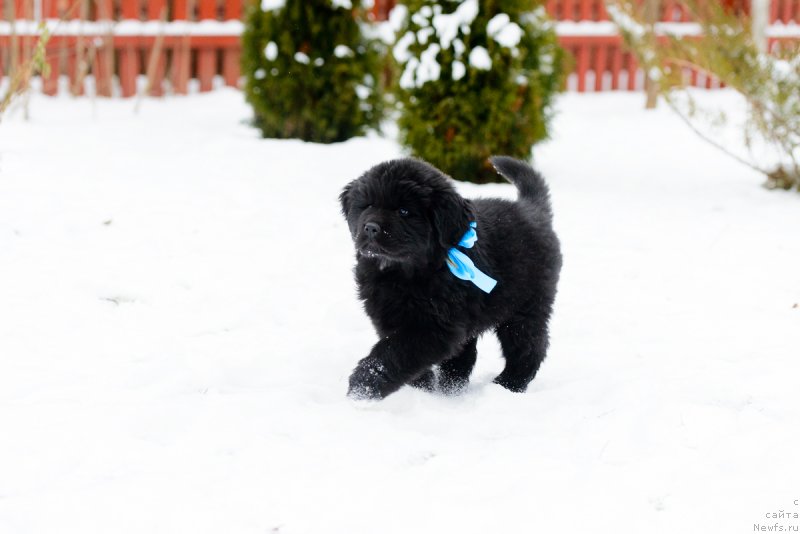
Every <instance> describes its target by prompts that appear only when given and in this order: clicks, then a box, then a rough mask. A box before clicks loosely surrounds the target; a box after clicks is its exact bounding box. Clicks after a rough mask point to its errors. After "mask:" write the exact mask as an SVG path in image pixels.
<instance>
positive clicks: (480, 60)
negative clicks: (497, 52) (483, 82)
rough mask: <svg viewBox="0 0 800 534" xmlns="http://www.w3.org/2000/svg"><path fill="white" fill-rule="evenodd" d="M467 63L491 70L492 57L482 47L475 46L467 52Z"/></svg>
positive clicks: (480, 68)
mask: <svg viewBox="0 0 800 534" xmlns="http://www.w3.org/2000/svg"><path fill="white" fill-rule="evenodd" d="M469 64H470V66H472V67H475V68H476V69H478V70H491V68H492V58H491V57H489V52H488V51H487V50H486V49H485V48H484V47H482V46H476V47H475V48H473V49H472V50H470V52H469Z"/></svg>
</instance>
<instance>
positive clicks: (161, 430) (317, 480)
mask: <svg viewBox="0 0 800 534" xmlns="http://www.w3.org/2000/svg"><path fill="white" fill-rule="evenodd" d="M642 98H643V97H642V96H641V95H638V94H637V95H630V94H601V95H585V96H578V95H565V96H564V97H562V98H561V99H560V101H559V109H560V112H559V115H558V117H557V118H556V121H555V124H554V128H555V130H554V139H553V141H551V142H549V143H547V144H546V145H543V146H542V147H541V148H537V150H536V154H535V155H536V158H535V159H536V163H537V165H538V166H539V167H540V168H541V169H542V170H543V171H544V173H545V174H546V176H547V178H548V179H549V181H550V183H551V185H552V191H553V199H554V204H555V213H556V229H557V231H558V232H559V234H560V236H561V239H562V242H563V247H564V256H565V266H564V271H563V277H562V282H561V286H560V293H559V296H558V301H557V311H556V315H555V317H554V320H553V324H552V326H553V336H552V348H551V351H550V355H549V358H548V359H547V361H546V362H545V365H544V366H543V368H542V369H541V371H540V374H539V376H538V377H537V379H536V380H535V381H534V383H533V384H532V387H531V388H530V390H529V391H528V393H526V394H524V395H519V394H513V393H510V392H508V391H505V390H503V389H502V388H500V387H499V386H495V385H493V384H491V379H492V377H493V376H494V375H495V374H496V373H497V372H499V370H500V369H501V366H502V360H501V359H500V355H499V352H498V346H497V344H496V342H495V340H494V339H493V338H492V337H491V336H487V337H486V338H484V339H483V340H482V341H481V345H480V347H479V349H480V355H479V363H478V367H477V369H476V372H475V374H474V375H473V383H472V385H471V387H470V389H469V391H468V392H467V393H466V394H465V395H463V396H460V397H454V398H446V397H441V396H434V395H430V394H427V393H424V392H420V391H416V390H411V389H409V388H405V389H403V390H401V391H400V392H398V393H397V394H395V395H392V396H391V397H389V398H388V399H386V400H385V401H383V402H380V403H365V402H354V401H351V400H349V399H347V398H346V397H345V391H346V386H347V384H346V381H347V377H348V375H349V372H350V370H351V369H352V367H353V366H354V364H355V362H356V361H357V360H358V359H359V358H361V357H362V356H364V355H365V354H366V353H367V351H368V350H369V348H370V347H371V344H372V343H373V342H374V340H375V337H374V334H373V332H372V331H371V327H370V324H369V321H368V320H367V318H366V316H365V315H364V314H363V312H362V311H361V309H360V305H359V303H358V301H357V300H356V298H355V289H354V283H353V281H352V275H351V268H352V264H353V253H352V246H351V243H350V237H349V235H348V232H347V228H346V226H345V224H344V221H343V220H342V219H341V217H340V215H339V212H338V210H339V206H338V202H337V195H338V192H339V191H340V189H341V188H342V186H343V185H344V184H345V183H346V182H348V181H349V180H351V179H353V178H355V177H356V176H357V175H359V174H360V173H361V172H362V171H364V170H365V169H366V168H368V167H369V166H371V165H373V164H375V163H377V162H379V161H382V160H384V159H387V158H393V157H396V156H398V155H400V154H401V150H400V148H399V147H398V145H397V144H396V143H395V142H394V141H393V140H392V139H391V138H389V139H383V138H378V137H374V136H373V137H370V138H366V139H354V140H351V141H349V142H347V143H343V144H337V145H329V146H320V145H313V144H305V143H301V142H297V141H271V140H270V141H268V140H262V139H259V137H258V135H257V133H256V132H255V131H254V130H252V129H251V128H249V127H248V126H247V125H246V119H247V118H248V114H249V109H248V107H247V106H246V105H245V104H244V103H243V101H242V97H241V95H240V94H239V93H236V92H233V91H219V92H217V93H214V94H209V95H203V96H193V97H188V98H174V99H168V100H164V101H157V100H147V101H145V102H144V103H143V107H142V110H141V112H140V114H139V115H135V114H134V112H133V106H134V103H133V102H131V101H121V100H114V101H102V100H101V101H98V102H96V103H94V104H93V103H92V102H91V101H90V100H86V99H84V100H77V101H73V100H70V99H68V98H60V99H47V98H44V97H36V98H34V99H33V102H32V104H31V113H32V117H31V120H30V121H29V122H23V121H22V120H21V119H20V118H19V117H11V118H10V120H7V121H6V122H3V123H2V124H0V302H1V304H0V532H2V533H9V534H45V533H58V534H63V533H80V534H88V533H98V534H107V533H114V534H121V533H136V534H141V533H159V534H160V533H165V534H166V533H168V534H175V533H184V532H185V533H225V534H239V533H270V532H272V533H276V532H279V533H281V534H295V533H297V534H300V533H302V534H362V533H363V534H394V533H397V534H418V533H419V534H426V533H459V534H462V533H463V534H468V533H480V534H488V533H502V534H515V533H532V532H547V533H556V532H593V533H595V532H622V533H628V532H630V533H641V532H663V533H670V534H671V533H676V532H681V533H694V532H697V533H700V532H725V533H736V532H753V531H754V530H753V529H754V524H760V525H774V524H775V523H780V524H781V525H784V526H786V527H791V526H794V527H795V528H800V527H798V525H800V520H798V519H786V518H785V517H784V518H783V519H774V518H772V517H771V515H770V514H772V513H776V515H777V514H778V512H780V511H783V512H791V513H800V506H798V499H800V452H798V451H800V387H798V382H799V381H800V304H798V303H800V270H798V267H799V266H800V234H799V233H798V231H799V229H800V195H797V194H791V193H783V192H767V191H765V190H764V189H762V188H761V187H759V184H760V183H761V181H762V177H760V176H759V175H757V174H755V173H754V172H752V171H750V170H748V169H746V168H744V167H741V166H739V165H738V164H736V163H734V162H732V161H730V160H728V159H726V158H725V157H724V156H721V155H719V154H718V153H717V152H715V151H714V149H712V148H709V147H707V146H706V145H704V144H702V143H701V142H699V141H698V140H697V139H696V138H695V137H694V136H693V134H691V133H690V132H689V131H688V130H687V129H686V128H685V127H684V126H683V125H682V124H681V123H680V122H679V120H678V119H677V118H675V117H674V116H672V115H671V114H670V112H669V111H668V110H666V109H660V110H657V111H655V112H652V113H647V112H645V111H643V110H642V109H641V108H642V103H643V102H642ZM711 98H713V99H715V100H720V99H722V100H723V101H730V102H731V103H730V104H729V105H730V106H733V105H734V104H733V99H732V98H731V95H729V94H727V93H714V95H712V96H711ZM726 99H727V100H726ZM460 189H461V191H462V192H463V193H464V194H465V195H468V196H475V195H503V196H513V194H514V193H513V191H512V189H511V187H510V186H505V185H493V186H473V185H463V186H460ZM784 516H785V514H784ZM784 530H788V528H785V529H784Z"/></svg>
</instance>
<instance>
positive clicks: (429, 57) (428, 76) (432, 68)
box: [415, 43, 442, 87]
mask: <svg viewBox="0 0 800 534" xmlns="http://www.w3.org/2000/svg"><path fill="white" fill-rule="evenodd" d="M440 50H441V49H440V48H439V45H438V44H436V43H433V44H431V45H430V46H429V47H428V48H426V49H425V51H424V52H422V54H420V56H419V67H417V69H416V71H415V72H416V75H417V78H416V84H417V87H422V86H423V85H425V84H426V83H428V82H430V81H436V80H438V79H439V75H440V74H441V71H442V67H441V66H440V65H439V62H438V61H436V55H437V54H438V53H439V52H440Z"/></svg>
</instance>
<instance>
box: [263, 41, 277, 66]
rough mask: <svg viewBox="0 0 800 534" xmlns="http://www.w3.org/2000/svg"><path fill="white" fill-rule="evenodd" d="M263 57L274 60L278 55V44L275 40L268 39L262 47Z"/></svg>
mask: <svg viewBox="0 0 800 534" xmlns="http://www.w3.org/2000/svg"><path fill="white" fill-rule="evenodd" d="M264 57H266V58H267V60H269V61H275V59H277V57H278V45H277V43H275V41H270V42H268V43H267V46H265V47H264Z"/></svg>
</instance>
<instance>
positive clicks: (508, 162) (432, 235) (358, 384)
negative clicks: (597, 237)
mask: <svg viewBox="0 0 800 534" xmlns="http://www.w3.org/2000/svg"><path fill="white" fill-rule="evenodd" d="M491 161H492V164H493V165H494V166H495V169H497V171H498V172H499V173H500V174H501V175H503V176H504V177H505V178H507V179H508V180H509V181H511V182H512V183H513V184H515V185H516V186H517V189H518V191H519V198H518V200H517V201H516V202H511V201H508V200H501V199H495V198H490V199H476V200H467V199H465V198H463V197H461V196H460V195H459V194H458V193H456V191H455V189H454V188H453V186H452V185H451V183H450V180H449V179H448V177H447V176H445V175H444V174H443V173H442V172H440V171H439V170H438V169H436V168H434V167H432V166H431V165H428V164H427V163H425V162H422V161H419V160H414V159H399V160H394V161H388V162H385V163H381V164H380V165H377V166H375V167H373V168H372V169H370V170H369V171H367V172H366V173H365V174H364V175H363V176H361V177H360V178H358V179H356V180H354V181H353V182H351V183H350V184H348V185H347V186H346V187H345V188H344V191H342V194H341V196H340V197H339V198H340V201H341V204H342V212H343V213H344V216H345V217H346V219H347V224H348V225H349V227H350V233H351V234H352V237H353V241H354V242H355V247H356V258H357V265H356V268H355V274H356V281H357V283H358V291H359V298H360V299H361V300H363V301H364V308H365V309H366V312H367V314H368V315H369V317H370V318H371V319H372V322H373V324H374V326H375V329H376V330H377V333H378V336H380V341H378V343H376V344H375V346H374V347H373V348H372V351H370V354H369V356H367V357H366V358H364V359H362V360H361V361H360V362H359V363H358V366H357V367H356V368H355V370H354V371H353V373H352V375H351V376H350V389H349V392H348V394H349V395H351V396H353V397H357V398H373V399H376V398H383V397H385V396H387V395H389V394H390V393H393V392H394V391H397V390H398V389H399V388H400V387H401V386H403V385H404V384H412V385H415V386H418V387H423V388H426V389H430V390H433V389H436V388H437V387H438V389H439V390H441V391H444V392H448V393H455V392H459V391H461V390H463V389H464V388H465V387H466V385H467V382H468V381H469V375H470V373H471V372H472V368H473V366H474V365H475V359H476V349H475V344H476V341H477V338H478V336H479V335H481V334H482V333H483V332H485V331H487V330H490V329H491V330H494V331H495V333H496V334H497V337H498V338H499V339H500V344H501V345H502V348H503V356H504V357H505V362H506V364H505V369H504V370H503V372H502V373H500V375H499V376H498V377H497V378H495V382H496V383H498V384H500V385H502V386H504V387H506V388H508V389H510V390H512V391H524V390H525V388H526V387H527V386H528V383H529V382H530V381H531V380H533V377H534V376H535V375H536V372H537V370H538V369H539V365H540V364H541V363H542V360H544V357H545V354H546V352H547V346H548V330H547V324H548V321H549V318H550V313H551V310H552V306H553V300H554V299H555V295H556V285H557V283H558V276H559V271H560V269H561V252H560V247H559V242H558V238H557V237H556V234H555V232H554V231H553V228H552V211H551V208H550V199H549V193H548V189H547V185H546V184H545V182H544V180H543V179H542V177H541V176H540V175H539V174H538V173H537V172H536V171H534V170H533V169H532V168H531V167H530V166H528V165H527V164H525V163H523V162H521V161H518V160H515V159H513V158H509V157H505V156H495V157H493V158H492V159H491ZM470 221H477V223H478V226H477V233H478V241H477V242H476V243H475V246H474V247H473V248H471V249H461V250H462V252H464V253H465V254H466V255H467V256H469V257H470V258H471V259H472V261H474V262H475V265H476V266H477V267H478V268H479V269H480V270H482V271H483V272H484V273H486V274H488V275H489V276H491V277H492V278H494V279H495V280H497V286H496V287H495V288H494V290H493V291H492V292H491V293H490V294H486V293H484V292H483V291H481V290H480V289H478V288H477V287H476V286H475V285H473V284H472V283H470V282H467V281H464V280H460V279H458V278H456V277H455V276H454V275H453V274H452V273H451V272H450V270H449V269H448V268H447V266H446V265H445V258H446V257H447V252H448V250H449V249H450V248H452V247H454V246H456V244H457V243H458V242H459V241H460V240H461V237H462V236H463V235H464V233H465V232H466V231H467V229H468V226H469V223H470ZM435 366H438V376H437V373H435V372H434V369H435V368H436V367H435ZM437 379H438V380H437Z"/></svg>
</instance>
